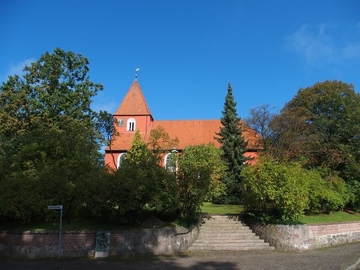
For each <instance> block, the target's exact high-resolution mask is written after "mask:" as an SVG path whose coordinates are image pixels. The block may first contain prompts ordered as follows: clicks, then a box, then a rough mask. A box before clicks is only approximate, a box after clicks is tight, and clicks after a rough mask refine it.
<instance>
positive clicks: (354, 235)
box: [251, 222, 360, 250]
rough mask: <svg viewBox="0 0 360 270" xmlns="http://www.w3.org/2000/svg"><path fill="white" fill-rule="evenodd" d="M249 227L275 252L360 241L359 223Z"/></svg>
mask: <svg viewBox="0 0 360 270" xmlns="http://www.w3.org/2000/svg"><path fill="white" fill-rule="evenodd" d="M251 227H252V229H253V231H254V232H255V233H256V234H257V235H259V236H260V238H262V239H264V240H265V241H266V242H268V243H270V245H272V246H274V247H275V248H276V249H277V250H307V249H315V248H321V247H328V246H333V245H339V244H344V243H350V242H355V241H360V222H351V223H339V224H326V225H324V224H319V225H265V226H261V225H251Z"/></svg>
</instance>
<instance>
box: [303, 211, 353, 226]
mask: <svg viewBox="0 0 360 270" xmlns="http://www.w3.org/2000/svg"><path fill="white" fill-rule="evenodd" d="M353 221H360V213H352V212H343V211H338V212H333V213H331V214H328V215H327V214H318V215H315V214H314V215H307V216H304V217H302V218H301V219H300V220H299V222H300V223H303V224H318V223H339V222H353Z"/></svg>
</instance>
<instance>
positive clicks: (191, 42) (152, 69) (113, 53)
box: [0, 0, 360, 120]
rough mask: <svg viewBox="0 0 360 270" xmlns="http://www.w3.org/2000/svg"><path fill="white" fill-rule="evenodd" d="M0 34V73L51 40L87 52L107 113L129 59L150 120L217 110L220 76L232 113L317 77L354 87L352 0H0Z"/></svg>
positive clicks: (356, 44)
mask: <svg viewBox="0 0 360 270" xmlns="http://www.w3.org/2000/svg"><path fill="white" fill-rule="evenodd" d="M0 33H1V38H0V59H1V61H0V81H1V82H2V81H5V80H6V78H7V76H8V75H11V74H14V73H17V74H20V73H21V70H22V68H23V66H24V64H25V63H29V62H30V61H34V60H37V59H38V58H39V57H40V55H41V54H43V53H44V52H46V51H49V52H52V51H53V50H54V48H55V47H60V48H62V49H63V50H65V51H73V52H75V53H80V54H82V55H83V56H85V57H87V58H88V59H89V60H90V79H91V80H92V81H94V82H97V83H102V84H103V85H104V87H105V89H104V91H102V92H101V93H100V94H99V95H98V96H97V97H96V98H95V99H94V104H93V108H94V109H95V110H99V109H105V110H107V111H109V112H111V113H113V112H115V110H116V109H117V107H118V105H119V104H120V102H121V101H122V98H123V97H124V95H125V93H126V92H127V90H128V89H129V87H130V85H131V84H132V82H133V80H134V75H135V68H137V67H139V68H140V71H139V83H140V85H141V88H142V90H143V93H144V95H145V98H146V100H147V103H148V105H149V107H150V110H151V112H152V114H153V117H154V118H155V119H158V120H163V119H164V120H165V119H217V118H220V117H221V111H222V109H223V106H224V98H225V95H226V89H227V84H228V82H230V83H231V84H232V87H233V92H234V96H235V100H236V102H237V111H238V114H239V116H240V117H242V118H245V117H246V116H247V115H248V112H249V109H250V108H253V107H255V106H259V105H262V104H267V103H269V104H271V105H272V106H276V108H277V109H281V108H282V107H283V105H284V104H285V103H286V102H287V101H289V100H290V99H291V98H292V97H294V96H295V95H296V93H297V91H298V90H299V88H301V87H308V86H311V85H313V84H314V83H316V82H320V81H324V80H342V81H344V82H347V83H352V84H353V85H354V86H355V89H356V91H357V92H358V91H359V89H360V1H358V0H341V1H340V0H324V1H316V0H310V1H309V0H304V1H293V0H278V1H275V0H274V1H271V0H262V1H258V0H254V1H250V0H248V1H242V0H151V1H150V0H119V1H115V0H114V1H110V0H103V1H100V0H99V1H93V0H86V1H85V0H84V1H69V0H32V1H29V0H3V1H0Z"/></svg>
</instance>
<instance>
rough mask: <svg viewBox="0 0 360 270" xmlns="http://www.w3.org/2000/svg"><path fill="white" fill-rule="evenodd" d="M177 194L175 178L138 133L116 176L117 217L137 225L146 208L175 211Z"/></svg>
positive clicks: (113, 191)
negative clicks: (119, 216) (122, 217)
mask: <svg viewBox="0 0 360 270" xmlns="http://www.w3.org/2000/svg"><path fill="white" fill-rule="evenodd" d="M176 195H177V187H176V182H175V179H174V176H173V175H172V174H170V173H169V172H167V171H166V170H165V169H164V168H162V167H161V166H160V165H159V160H158V156H157V155H154V154H153V153H152V152H151V151H150V150H149V149H148V148H147V146H146V144H145V143H144V142H143V141H142V139H141V136H140V132H139V131H136V133H135V136H134V139H133V142H132V146H131V148H130V149H129V151H128V154H127V155H126V157H125V158H124V160H123V162H122V164H121V168H120V169H119V170H117V171H116V172H115V174H114V176H113V188H112V191H111V194H110V198H111V199H112V201H113V203H114V205H117V206H118V209H117V212H118V213H117V214H118V215H123V216H125V217H126V218H127V219H128V222H130V223H131V222H132V223H136V222H137V221H139V216H138V214H139V213H140V212H141V210H142V209H143V208H144V207H145V206H147V207H149V208H152V209H156V210H158V211H160V212H165V211H174V209H176V208H177V206H178V203H177V196H176Z"/></svg>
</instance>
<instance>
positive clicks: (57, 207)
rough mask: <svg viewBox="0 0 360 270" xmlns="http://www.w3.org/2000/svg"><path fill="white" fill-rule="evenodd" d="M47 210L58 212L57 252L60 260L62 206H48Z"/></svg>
mask: <svg viewBox="0 0 360 270" xmlns="http://www.w3.org/2000/svg"><path fill="white" fill-rule="evenodd" d="M48 210H60V228H59V250H58V258H60V252H61V227H62V211H63V206H62V205H49V206H48Z"/></svg>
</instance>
